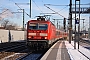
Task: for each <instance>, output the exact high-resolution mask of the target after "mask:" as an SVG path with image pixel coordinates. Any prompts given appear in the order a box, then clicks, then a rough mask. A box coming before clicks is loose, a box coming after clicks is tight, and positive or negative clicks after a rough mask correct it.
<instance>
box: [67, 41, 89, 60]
mask: <svg viewBox="0 0 90 60" xmlns="http://www.w3.org/2000/svg"><path fill="white" fill-rule="evenodd" d="M73 44H74V42H73V41H72V42H71V44H69V42H68V41H65V45H66V48H67V49H68V53H69V55H70V58H71V60H89V59H88V58H86V57H85V56H84V55H83V54H81V53H80V52H79V51H78V49H74V47H73V46H74V45H73ZM76 46H77V44H76ZM76 48H77V47H76ZM80 51H81V52H82V51H84V52H85V53H86V54H87V55H88V54H89V56H90V50H89V51H88V50H87V49H85V48H83V47H81V46H80Z"/></svg>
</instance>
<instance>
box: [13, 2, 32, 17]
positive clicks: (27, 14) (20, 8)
mask: <svg viewBox="0 0 90 60" xmlns="http://www.w3.org/2000/svg"><path fill="white" fill-rule="evenodd" d="M12 2H13V3H15V2H14V1H13V0H12ZM15 5H16V6H18V8H20V9H21V10H22V8H21V7H20V6H19V5H18V4H17V3H15ZM24 12H25V11H24ZM25 13H26V12H25ZM26 15H28V16H29V17H30V15H29V14H28V13H26Z"/></svg>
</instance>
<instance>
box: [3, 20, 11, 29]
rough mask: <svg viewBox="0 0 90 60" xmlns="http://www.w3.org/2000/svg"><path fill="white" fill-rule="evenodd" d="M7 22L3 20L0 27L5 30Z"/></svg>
mask: <svg viewBox="0 0 90 60" xmlns="http://www.w3.org/2000/svg"><path fill="white" fill-rule="evenodd" d="M9 22H10V21H9V20H3V21H2V23H1V26H3V27H4V29H6V27H7V25H8V23H9Z"/></svg>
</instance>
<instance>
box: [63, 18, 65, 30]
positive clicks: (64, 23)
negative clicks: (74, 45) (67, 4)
mask: <svg viewBox="0 0 90 60" xmlns="http://www.w3.org/2000/svg"><path fill="white" fill-rule="evenodd" d="M63 27H64V30H66V18H64V20H63Z"/></svg>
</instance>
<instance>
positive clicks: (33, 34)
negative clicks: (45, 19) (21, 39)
mask: <svg viewBox="0 0 90 60" xmlns="http://www.w3.org/2000/svg"><path fill="white" fill-rule="evenodd" d="M28 35H32V36H36V33H28Z"/></svg>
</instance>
